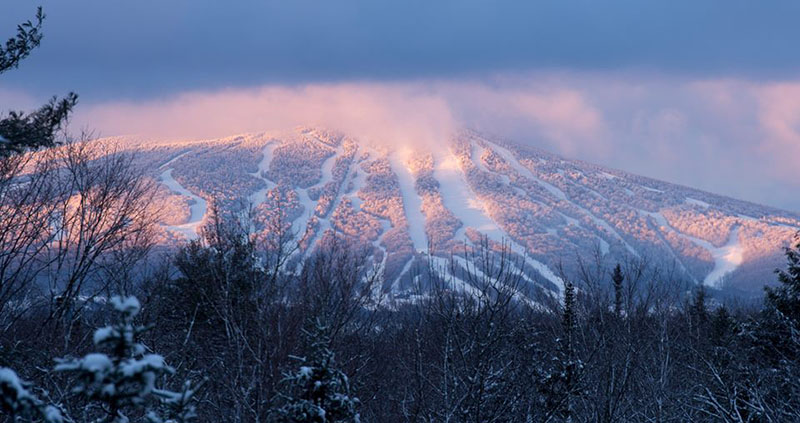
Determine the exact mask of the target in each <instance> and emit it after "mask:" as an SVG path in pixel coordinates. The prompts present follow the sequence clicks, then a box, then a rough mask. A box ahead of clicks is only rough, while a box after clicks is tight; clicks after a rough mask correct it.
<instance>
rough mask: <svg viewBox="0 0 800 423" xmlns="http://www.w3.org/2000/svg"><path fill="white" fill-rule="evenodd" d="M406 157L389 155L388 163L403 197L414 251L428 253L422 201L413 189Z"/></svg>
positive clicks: (398, 154)
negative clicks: (395, 176)
mask: <svg viewBox="0 0 800 423" xmlns="http://www.w3.org/2000/svg"><path fill="white" fill-rule="evenodd" d="M405 159H406V157H403V155H402V154H401V153H394V154H391V155H389V163H390V164H391V166H392V170H393V171H394V173H395V175H397V180H398V182H399V183H400V193H401V195H402V196H403V208H404V209H405V213H406V220H407V221H408V232H409V236H411V242H413V243H414V250H416V251H428V237H427V236H426V235H425V217H424V216H423V215H422V199H421V198H420V197H419V195H418V194H417V191H416V189H415V188H414V175H412V174H411V171H410V170H409V169H408V166H406V164H405V161H406V160H405Z"/></svg>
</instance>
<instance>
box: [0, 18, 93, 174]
mask: <svg viewBox="0 0 800 423" xmlns="http://www.w3.org/2000/svg"><path fill="white" fill-rule="evenodd" d="M44 18H45V15H44V13H43V12H42V8H41V7H40V8H39V9H38V10H37V12H36V17H35V18H34V21H30V20H29V21H26V22H24V23H22V24H19V25H17V33H16V35H15V36H14V37H12V38H9V39H8V40H7V41H6V43H5V45H4V46H0V74H2V73H4V72H7V71H9V70H11V69H16V68H18V67H19V64H20V62H21V61H22V60H23V59H25V58H26V57H28V55H30V54H31V52H32V51H33V50H34V49H36V48H37V47H39V44H40V43H41V41H42V23H43V22H44ZM77 103H78V96H77V95H76V94H75V93H69V94H67V96H66V97H65V98H63V99H58V98H56V97H53V98H52V99H51V100H50V101H49V102H48V103H47V104H45V105H44V106H42V107H41V108H39V109H38V110H36V111H34V112H31V113H24V112H20V111H13V110H12V111H10V112H8V116H7V117H5V118H2V119H0V159H3V158H4V157H8V156H11V155H14V154H19V153H23V152H25V151H28V150H35V149H37V148H40V147H52V146H54V145H55V144H56V134H57V132H58V131H59V130H60V129H61V128H62V127H63V125H64V124H65V122H66V121H67V118H68V117H69V114H70V112H72V109H73V108H74V107H75V105H76V104H77Z"/></svg>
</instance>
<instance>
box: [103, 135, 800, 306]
mask: <svg viewBox="0 0 800 423" xmlns="http://www.w3.org/2000/svg"><path fill="white" fill-rule="evenodd" d="M117 141H119V142H120V143H121V144H122V145H123V146H125V148H126V149H129V150H133V151H135V152H136V153H137V157H138V160H140V161H141V162H142V163H143V164H144V165H145V166H147V168H148V169H149V171H150V173H151V175H152V176H153V178H154V179H155V180H157V181H158V182H159V183H160V186H161V189H160V194H159V197H160V198H159V205H160V207H161V209H162V211H163V212H164V213H163V214H164V219H163V221H162V225H161V229H162V236H163V240H164V242H166V243H172V242H180V241H181V240H184V239H187V238H193V237H196V236H197V230H198V228H199V226H200V225H201V224H202V223H203V221H204V219H206V218H207V216H208V213H209V207H210V204H212V202H213V201H217V202H219V204H221V205H222V206H223V207H241V204H243V202H244V201H248V202H249V203H250V204H252V206H253V207H254V211H255V213H256V214H257V215H259V216H260V217H261V218H263V219H279V220H281V221H283V222H284V223H285V225H286V227H287V228H289V229H291V230H292V231H293V233H295V234H297V241H298V242H299V246H300V253H299V254H301V255H302V256H305V257H307V256H308V255H310V254H312V253H313V251H314V249H315V248H317V247H318V246H320V245H325V243H326V242H330V241H331V239H332V238H333V237H336V238H337V239H342V240H346V242H347V243H348V245H351V246H354V247H357V248H359V249H361V250H362V251H364V252H365V254H366V255H367V256H368V257H369V260H371V262H372V263H373V264H374V266H376V267H380V268H382V269H383V273H384V277H385V278H384V279H385V286H384V288H385V289H386V290H392V291H394V292H396V293H401V292H403V291H404V290H407V288H408V287H410V286H412V282H414V281H413V280H412V279H413V278H414V277H416V276H419V274H420V273H421V272H420V271H419V269H421V268H424V267H427V266H429V264H430V263H433V264H434V265H437V264H438V265H439V266H438V267H440V268H446V267H447V266H448V265H447V264H446V263H447V261H448V259H449V258H450V256H451V254H455V259H454V262H455V263H456V264H458V263H461V264H463V265H464V266H467V265H468V264H467V263H462V262H463V261H465V257H466V256H465V255H464V253H463V251H466V250H469V249H471V248H473V247H475V246H477V245H479V244H480V243H481V242H482V240H484V239H485V240H486V241H484V242H487V243H488V244H489V246H490V247H491V248H493V249H499V248H500V247H499V246H500V244H501V243H504V244H506V245H507V246H508V247H509V248H510V250H511V253H512V255H513V257H514V258H515V259H516V260H515V261H516V263H517V265H518V266H519V267H520V268H519V270H520V271H522V272H523V273H524V280H525V281H526V283H528V284H530V286H531V287H535V288H536V289H543V290H548V291H557V290H558V289H560V287H561V283H562V282H561V279H560V278H559V277H558V276H557V275H556V273H557V272H556V271H555V270H556V268H557V266H558V265H559V264H566V265H568V264H569V263H570V262H571V261H574V259H575V257H576V256H578V255H582V256H585V257H590V256H594V257H600V259H601V260H603V261H606V262H608V263H613V262H616V261H621V260H624V259H625V258H626V257H643V256H648V257H654V258H657V259H658V260H662V261H664V262H669V263H670V265H671V266H674V268H675V269H677V271H678V273H679V274H680V275H681V277H682V278H685V279H686V280H689V281H694V282H697V283H704V284H706V285H708V286H712V287H722V286H723V285H724V286H726V287H732V288H736V289H738V290H745V291H759V290H760V289H761V286H762V285H763V284H764V283H767V282H770V281H771V280H772V279H773V275H772V270H773V269H774V268H775V267H777V266H780V265H781V263H782V247H783V246H785V245H787V244H788V242H789V241H790V240H791V239H792V236H793V235H794V234H795V233H796V232H797V231H798V229H800V215H798V214H796V213H792V212H788V211H783V210H778V209H774V208H770V207H766V206H760V205H757V204H753V203H749V202H745V201H739V200H735V199H731V198H727V197H724V196H719V195H715V194H711V193H707V192H703V191H700V190H696V189H692V188H688V187H683V186H678V185H674V184H670V183H667V182H662V181H658V180H654V179H650V178H645V177H641V176H636V175H632V174H629V173H626V172H622V171H619V170H613V169H608V168H604V167H602V166H597V165H593V164H590V163H586V162H582V161H576V160H568V159H565V158H562V157H559V156H557V155H554V154H550V153H547V152H544V151H541V150H537V149H534V148H531V147H527V146H524V145H517V144H514V143H510V142H507V141H501V140H496V139H490V138H489V137H485V136H482V135H480V134H477V133H474V132H470V131H461V132H459V133H457V134H455V135H453V136H452V137H451V138H450V139H446V140H442V142H441V145H438V146H436V148H433V149H429V150H428V149H423V148H411V147H409V146H394V147H390V146H387V145H381V144H377V143H369V142H364V141H361V140H358V139H356V138H353V137H350V136H348V135H347V134H342V133H338V132H335V131H328V130H323V129H316V128H300V129H297V130H295V131H290V132H284V133H276V134H248V135H241V136H233V137H228V138H223V139H217V140H208V141H193V142H162V143H158V144H152V143H149V142H147V140H132V139H124V138H120V139H118V140H117ZM450 280H451V281H452V283H453V284H454V285H458V286H460V288H461V289H464V290H469V289H472V288H473V287H471V286H470V285H471V284H472V283H471V282H470V281H466V280H462V279H459V277H458V276H457V275H450Z"/></svg>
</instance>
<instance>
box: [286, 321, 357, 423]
mask: <svg viewBox="0 0 800 423" xmlns="http://www.w3.org/2000/svg"><path fill="white" fill-rule="evenodd" d="M325 332H326V328H325V327H324V326H323V325H321V324H320V323H319V322H317V323H316V325H315V327H314V329H313V330H312V331H311V332H307V335H308V336H309V338H310V340H311V349H312V355H311V357H310V358H308V359H306V358H298V360H299V361H300V364H301V365H300V367H299V368H298V369H297V370H296V371H294V372H292V373H289V374H287V375H286V377H285V378H284V381H283V383H284V385H285V391H284V392H282V393H280V394H279V396H278V402H279V403H282V406H280V407H279V408H277V409H276V410H275V411H274V412H273V414H272V416H271V417H272V420H273V421H275V422H278V423H358V422H359V421H360V416H359V414H358V412H357V408H358V406H359V400H358V398H356V397H355V396H353V395H352V393H351V387H350V381H349V379H348V378H347V375H345V374H344V373H343V372H342V371H341V370H339V369H338V368H337V367H336V361H335V358H334V354H333V352H332V351H331V350H330V347H329V344H330V340H329V338H328V337H327V336H326V335H325Z"/></svg>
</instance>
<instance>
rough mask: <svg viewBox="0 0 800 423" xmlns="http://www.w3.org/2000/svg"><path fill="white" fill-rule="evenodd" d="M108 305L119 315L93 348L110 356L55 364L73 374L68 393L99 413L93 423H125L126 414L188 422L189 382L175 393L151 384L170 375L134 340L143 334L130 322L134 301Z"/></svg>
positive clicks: (191, 413)
mask: <svg viewBox="0 0 800 423" xmlns="http://www.w3.org/2000/svg"><path fill="white" fill-rule="evenodd" d="M111 304H112V305H113V307H114V310H115V311H116V312H117V313H119V314H120V317H121V319H120V322H119V323H116V324H113V325H111V326H106V327H104V328H101V329H98V330H96V331H95V333H94V344H95V345H96V346H98V347H100V348H104V349H107V350H109V352H110V355H107V354H104V353H90V354H87V355H86V356H84V357H83V358H79V359H60V360H57V361H58V364H57V365H56V367H55V370H56V371H61V372H69V373H73V374H75V375H76V378H77V381H78V383H77V384H76V386H75V387H74V389H73V391H74V392H76V393H78V394H81V395H83V396H85V397H86V398H88V399H89V400H90V401H91V402H92V403H94V404H95V405H97V406H98V407H97V408H98V409H99V410H101V411H100V413H101V414H102V416H101V417H100V418H98V419H97V420H96V421H97V422H98V423H100V422H108V423H112V422H113V423H127V422H129V421H130V417H129V416H128V414H130V415H132V416H134V415H140V414H141V415H144V417H145V418H146V419H147V421H149V422H152V423H162V422H175V423H182V422H186V421H189V420H191V419H193V418H194V417H195V410H194V407H193V405H192V404H191V400H192V397H193V395H194V392H195V391H194V390H193V389H192V388H191V385H190V384H189V383H186V384H185V385H184V387H183V390H182V391H180V392H174V391H168V390H164V389H159V388H157V387H156V385H155V383H156V380H157V379H159V378H160V377H162V376H164V375H166V374H170V373H172V372H173V371H174V370H173V369H172V368H171V367H169V366H167V364H166V363H165V362H164V358H163V357H162V356H160V355H158V354H148V353H146V348H145V346H144V345H142V344H141V343H139V342H138V341H137V339H138V338H139V335H140V334H141V333H142V332H144V331H145V330H146V328H145V327H143V326H138V325H136V324H135V323H134V318H135V317H136V315H137V314H138V313H139V309H140V305H139V301H138V300H137V299H136V298H135V297H127V298H123V297H113V298H112V299H111ZM162 415H166V416H167V419H166V420H165V419H164V418H163V417H162Z"/></svg>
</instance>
